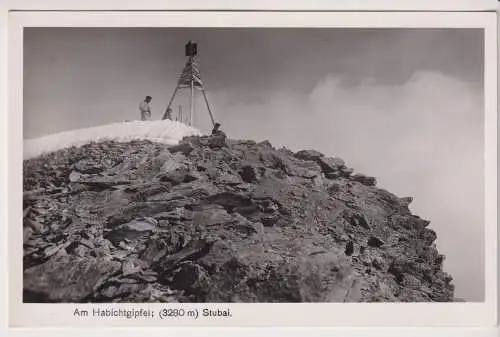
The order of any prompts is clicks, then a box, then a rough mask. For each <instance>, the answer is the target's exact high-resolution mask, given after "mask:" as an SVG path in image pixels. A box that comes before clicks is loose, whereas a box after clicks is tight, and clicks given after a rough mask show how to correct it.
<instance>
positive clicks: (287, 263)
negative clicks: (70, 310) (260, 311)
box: [22, 27, 485, 303]
mask: <svg viewBox="0 0 500 337" xmlns="http://www.w3.org/2000/svg"><path fill="white" fill-rule="evenodd" d="M23 34H24V36H23V39H24V42H23V55H24V56H23V147H24V149H23V261H22V264H23V283H22V288H23V302H24V303H49V302H63V303H109V302H114V303H116V302H120V303H131V302H132V303H153V302H161V303H186V302H187V303H191V302H212V303H220V302H226V303H227V302H245V303H246V302H259V303H269V302H274V303H276V302H278V303H295V302H482V301H484V299H485V295H484V294H485V289H484V288H485V276H484V237H485V225H484V223H485V219H484V208H485V200H484V194H485V193H484V189H485V185H484V181H485V177H484V174H485V173H484V172H485V166H484V159H483V158H484V156H485V144H484V139H485V135H484V122H485V117H484V30H483V29H476V28H414V29H413V28H391V29H380V28H378V29H376V28H173V27H168V28H127V27H120V28H117V27H115V28H109V27H102V28H100V27H55V28H49V27H27V28H25V29H24V33H23Z"/></svg>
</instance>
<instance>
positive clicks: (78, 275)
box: [23, 255, 121, 302]
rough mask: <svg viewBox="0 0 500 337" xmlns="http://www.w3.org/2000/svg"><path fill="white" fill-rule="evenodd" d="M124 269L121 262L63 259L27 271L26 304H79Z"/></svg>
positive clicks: (63, 257)
mask: <svg viewBox="0 0 500 337" xmlns="http://www.w3.org/2000/svg"><path fill="white" fill-rule="evenodd" d="M120 268H121V264H120V262H117V261H110V260H106V259H96V258H92V257H86V258H81V257H75V256H69V255H65V256H60V257H56V258H52V259H50V260H48V261H47V262H45V263H43V264H40V265H38V266H35V267H32V268H29V269H27V270H25V271H24V282H23V293H24V295H23V301H24V302H78V301H81V300H83V299H85V298H86V297H88V296H90V295H91V294H92V293H93V292H94V291H96V290H97V289H98V288H99V287H100V286H101V285H102V284H103V283H104V282H105V281H106V280H107V279H108V278H109V277H111V276H112V275H113V274H115V273H117V272H118V271H119V270H120Z"/></svg>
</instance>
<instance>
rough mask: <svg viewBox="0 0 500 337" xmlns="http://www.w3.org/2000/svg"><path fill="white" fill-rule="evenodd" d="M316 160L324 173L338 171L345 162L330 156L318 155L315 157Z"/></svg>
mask: <svg viewBox="0 0 500 337" xmlns="http://www.w3.org/2000/svg"><path fill="white" fill-rule="evenodd" d="M317 162H318V164H319V165H320V166H321V169H322V170H323V172H324V173H331V172H336V171H339V170H340V168H341V167H342V166H344V165H345V162H344V161H343V160H342V159H340V158H331V157H320V158H318V159H317Z"/></svg>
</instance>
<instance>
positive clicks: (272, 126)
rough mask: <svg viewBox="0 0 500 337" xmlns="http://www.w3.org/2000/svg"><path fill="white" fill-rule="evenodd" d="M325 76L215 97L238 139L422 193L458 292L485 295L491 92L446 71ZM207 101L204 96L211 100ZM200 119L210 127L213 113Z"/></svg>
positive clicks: (421, 205)
mask: <svg viewBox="0 0 500 337" xmlns="http://www.w3.org/2000/svg"><path fill="white" fill-rule="evenodd" d="M346 83H347V82H346V81H344V79H343V78H341V77H336V76H334V75H330V76H325V77H324V78H323V79H322V80H321V81H319V82H318V83H317V84H316V86H315V87H314V88H312V89H311V90H310V91H309V92H304V93H296V92H295V93H291V92H287V91H285V90H284V91H277V92H275V93H273V95H270V97H272V98H271V99H269V100H268V101H266V102H262V101H259V102H255V103H253V104H252V103H251V104H248V103H245V104H243V103H238V100H237V99H236V97H235V94H234V93H231V92H230V91H227V92H214V93H212V94H211V95H210V99H211V101H212V102H213V103H214V107H215V111H216V113H217V119H218V120H220V121H221V122H222V123H223V127H224V129H225V130H226V131H227V132H228V134H229V135H230V136H232V137H234V138H250V139H255V140H264V139H269V140H270V141H271V142H272V143H273V145H275V146H286V147H288V148H291V149H293V150H299V149H305V148H314V149H317V150H320V151H322V152H323V153H325V154H326V155H336V156H340V157H342V158H343V159H344V160H346V162H347V164H348V165H349V166H351V167H353V168H355V169H356V170H357V171H358V172H364V173H366V174H369V175H373V176H376V177H377V179H378V181H379V186H380V187H381V188H384V189H387V190H389V191H391V192H393V193H396V194H397V195H398V196H401V197H404V196H413V197H414V202H413V204H412V206H411V208H412V211H414V212H415V213H416V214H418V215H419V216H421V217H422V218H425V219H428V220H431V228H433V229H434V230H436V232H437V234H438V239H437V246H438V248H439V249H440V251H441V252H442V253H443V254H445V255H446V257H447V260H446V261H445V266H444V267H445V270H446V271H448V272H449V273H451V275H452V276H453V277H454V284H455V285H456V296H458V297H462V298H465V299H467V300H470V301H482V300H483V299H484V265H483V247H484V246H483V241H484V211H483V207H484V200H483V199H484V174H483V172H484V143H483V123H484V115H483V98H482V91H481V90H478V89H477V88H476V87H473V86H471V85H469V84H468V83H467V82H463V81H462V80H459V79H457V78H453V77H450V76H446V75H443V74H440V73H436V72H418V73H415V74H414V75H413V76H412V77H411V78H410V79H409V80H408V81H407V82H406V83H404V84H403V85H396V86H391V85H384V84H379V83H376V82H375V81H374V80H370V79H368V80H365V81H363V82H362V83H359V84H357V85H352V84H346ZM201 103H202V102H197V104H198V105H199V104H201ZM198 118H199V119H198V120H197V122H198V123H199V125H198V126H199V127H201V129H202V130H208V129H209V126H210V125H209V119H208V117H207V116H200V117H198Z"/></svg>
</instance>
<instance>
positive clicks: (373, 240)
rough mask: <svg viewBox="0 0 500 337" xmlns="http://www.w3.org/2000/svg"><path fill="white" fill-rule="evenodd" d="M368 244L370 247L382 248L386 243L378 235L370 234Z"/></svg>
mask: <svg viewBox="0 0 500 337" xmlns="http://www.w3.org/2000/svg"><path fill="white" fill-rule="evenodd" d="M366 244H367V245H368V246H370V247H375V248H380V247H382V245H383V244H384V241H382V240H380V239H379V238H377V237H376V236H370V238H368V241H367V242H366Z"/></svg>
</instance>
